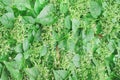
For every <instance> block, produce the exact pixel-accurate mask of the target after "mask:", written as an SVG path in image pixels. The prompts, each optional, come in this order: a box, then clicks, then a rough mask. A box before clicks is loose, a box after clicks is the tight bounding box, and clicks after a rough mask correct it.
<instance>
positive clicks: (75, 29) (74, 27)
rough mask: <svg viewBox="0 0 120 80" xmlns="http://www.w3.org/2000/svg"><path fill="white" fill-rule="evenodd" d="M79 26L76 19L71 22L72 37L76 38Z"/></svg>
mask: <svg viewBox="0 0 120 80" xmlns="http://www.w3.org/2000/svg"><path fill="white" fill-rule="evenodd" d="M79 26H80V21H79V20H77V19H73V20H72V34H73V36H76V32H77V30H78V28H79Z"/></svg>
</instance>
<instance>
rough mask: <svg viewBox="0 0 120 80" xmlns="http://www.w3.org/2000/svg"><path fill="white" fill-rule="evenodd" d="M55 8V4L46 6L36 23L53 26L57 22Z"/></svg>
mask: <svg viewBox="0 0 120 80" xmlns="http://www.w3.org/2000/svg"><path fill="white" fill-rule="evenodd" d="M54 12H55V8H54V5H53V4H48V5H46V6H45V7H44V8H43V9H42V11H41V12H40V14H39V15H38V16H37V18H36V22H37V23H40V24H42V25H50V24H53V23H54V22H55V20H56V17H55V15H54Z"/></svg>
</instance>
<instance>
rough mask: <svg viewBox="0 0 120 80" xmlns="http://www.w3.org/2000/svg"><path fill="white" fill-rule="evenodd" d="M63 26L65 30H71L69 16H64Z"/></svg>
mask: <svg viewBox="0 0 120 80" xmlns="http://www.w3.org/2000/svg"><path fill="white" fill-rule="evenodd" d="M64 24H65V27H66V28H67V29H71V27H72V22H71V20H70V16H66V17H65V22H64Z"/></svg>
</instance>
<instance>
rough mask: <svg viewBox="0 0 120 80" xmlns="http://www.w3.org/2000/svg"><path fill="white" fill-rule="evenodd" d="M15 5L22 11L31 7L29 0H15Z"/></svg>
mask: <svg viewBox="0 0 120 80" xmlns="http://www.w3.org/2000/svg"><path fill="white" fill-rule="evenodd" d="M13 6H14V7H16V8H17V9H18V10H20V11H23V10H27V9H31V5H30V1H29V0H14V1H13Z"/></svg>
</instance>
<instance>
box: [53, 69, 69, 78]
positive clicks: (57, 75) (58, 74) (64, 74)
mask: <svg viewBox="0 0 120 80" xmlns="http://www.w3.org/2000/svg"><path fill="white" fill-rule="evenodd" d="M53 73H54V77H55V80H65V79H66V77H67V75H68V72H67V71H66V70H54V71H53Z"/></svg>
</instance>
